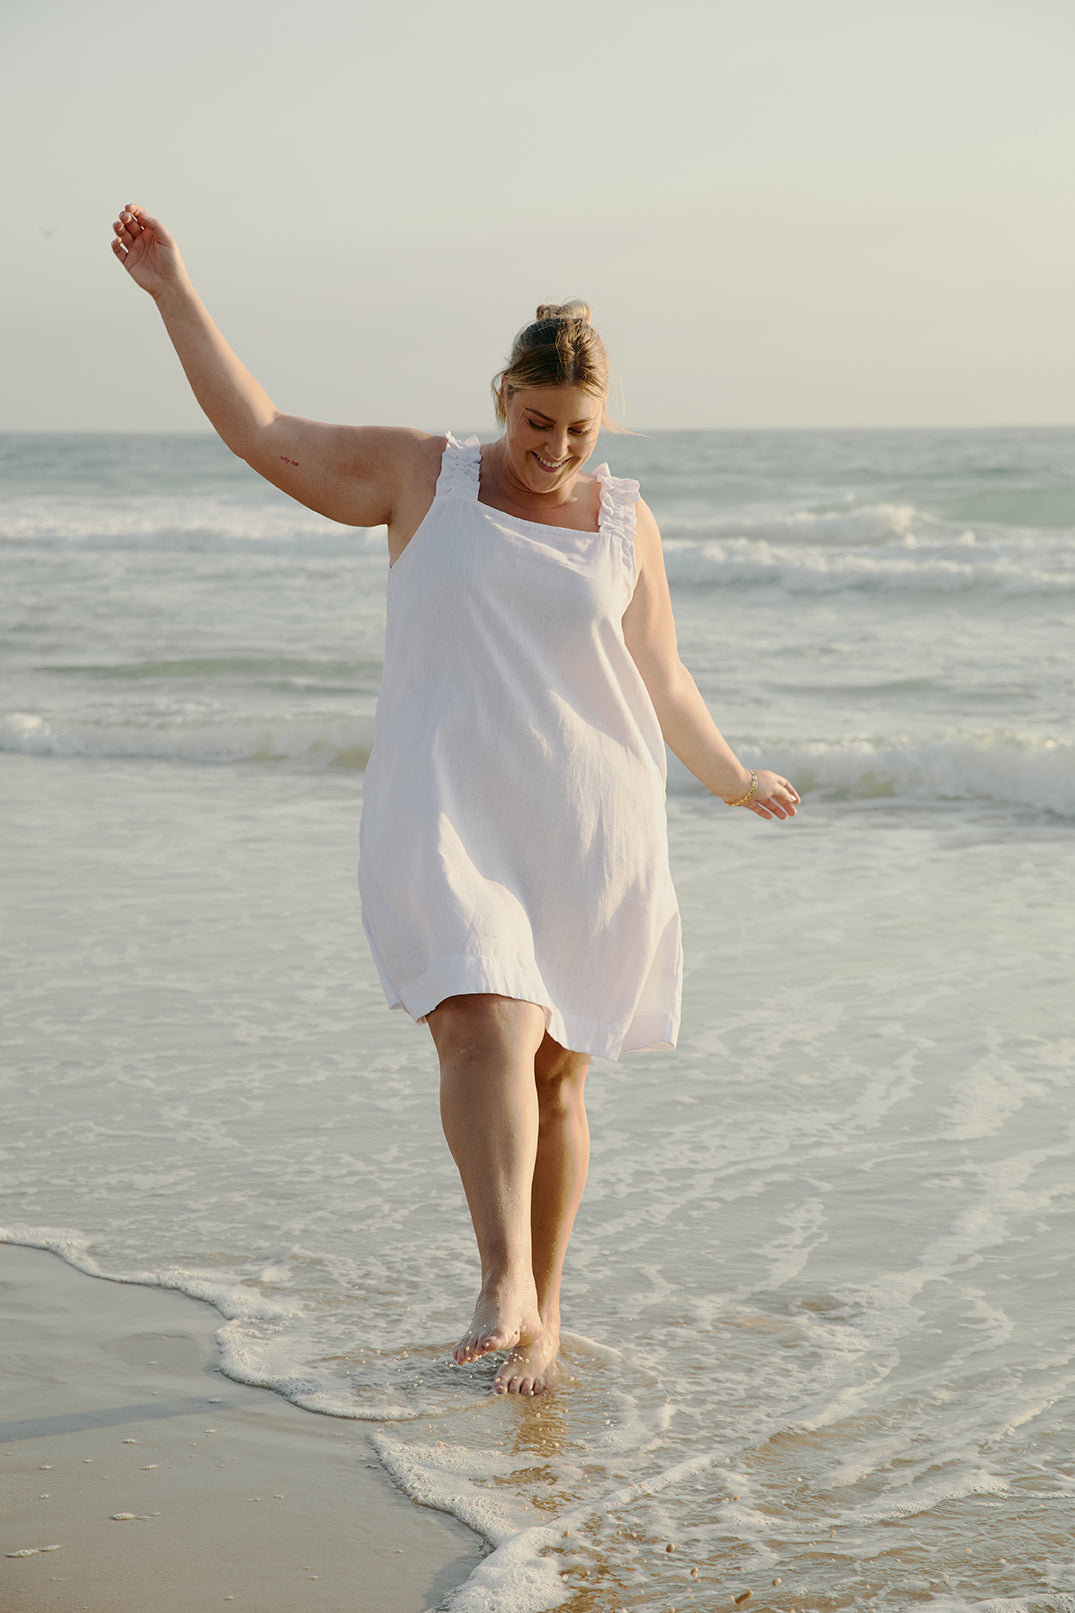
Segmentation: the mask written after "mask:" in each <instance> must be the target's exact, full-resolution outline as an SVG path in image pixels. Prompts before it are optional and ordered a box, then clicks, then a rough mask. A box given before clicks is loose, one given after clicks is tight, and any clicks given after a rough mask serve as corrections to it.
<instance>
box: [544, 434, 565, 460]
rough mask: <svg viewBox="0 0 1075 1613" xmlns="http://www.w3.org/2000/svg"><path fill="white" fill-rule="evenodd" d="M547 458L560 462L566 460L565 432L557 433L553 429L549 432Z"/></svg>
mask: <svg viewBox="0 0 1075 1613" xmlns="http://www.w3.org/2000/svg"><path fill="white" fill-rule="evenodd" d="M548 441H549V458H550V459H551V460H552V459H555V460H560V459H566V458H567V432H566V431H558V430H557V429H556V428H555V427H552V428H550V431H549V437H548Z"/></svg>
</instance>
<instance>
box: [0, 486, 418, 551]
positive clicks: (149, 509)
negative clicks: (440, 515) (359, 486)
mask: <svg viewBox="0 0 1075 1613" xmlns="http://www.w3.org/2000/svg"><path fill="white" fill-rule="evenodd" d="M0 540H2V541H6V542H8V543H11V544H31V545H33V546H34V548H36V549H56V550H72V549H74V550H77V549H86V550H116V549H119V550H125V549H127V550H135V551H146V552H155V551H156V552H162V553H167V552H175V551H178V552H181V553H192V554H198V553H212V554H236V553H249V552H250V551H251V550H255V551H257V552H260V553H264V554H292V553H293V554H301V555H318V556H325V557H328V558H331V557H334V556H336V555H354V554H375V555H376V556H377V557H378V558H379V559H381V560H382V562H384V563H385V564H387V559H386V553H385V529H384V527H383V526H382V527H351V526H344V525H342V524H341V523H339V522H337V521H329V520H327V519H326V518H325V517H324V516H321V515H316V514H314V512H313V511H312V510H306V509H304V508H303V507H302V505H300V504H296V503H294V502H293V501H292V500H286V501H279V502H278V501H275V500H273V501H266V502H264V503H262V502H258V501H255V500H252V499H251V498H250V497H249V496H246V497H244V498H243V499H242V500H239V499H232V498H227V497H218V498H207V497H206V496H205V495H204V494H203V495H201V496H196V497H192V498H189V499H179V498H149V499H145V500H138V501H137V502H128V501H125V500H122V499H118V500H117V499H101V500H88V499H85V498H78V499H64V498H62V497H59V498H56V499H55V500H51V501H48V502H47V503H46V502H45V501H44V500H41V499H38V498H21V499H12V500H10V501H9V502H7V503H5V505H4V506H3V511H2V519H0Z"/></svg>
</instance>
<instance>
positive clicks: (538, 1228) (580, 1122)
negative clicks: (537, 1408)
mask: <svg viewBox="0 0 1075 1613" xmlns="http://www.w3.org/2000/svg"><path fill="white" fill-rule="evenodd" d="M589 1067H590V1060H589V1056H588V1055H587V1054H585V1053H571V1052H568V1051H567V1050H566V1049H565V1048H562V1047H561V1046H560V1045H559V1043H558V1042H554V1041H553V1039H552V1037H551V1036H549V1035H546V1036H545V1039H544V1041H543V1042H542V1044H541V1047H540V1048H539V1050H538V1054H537V1058H536V1059H535V1061H534V1074H535V1078H536V1082H537V1097H538V1146H537V1159H536V1161H535V1166H534V1178H533V1187H532V1191H531V1212H530V1226H531V1243H532V1248H533V1272H534V1281H535V1284H536V1287H537V1296H538V1308H539V1310H540V1314H541V1323H542V1328H541V1333H540V1334H539V1335H537V1336H536V1337H535V1338H534V1339H532V1340H527V1339H520V1341H519V1343H518V1344H517V1345H516V1346H515V1347H514V1349H513V1350H512V1352H511V1355H510V1356H509V1357H508V1360H507V1361H506V1362H505V1363H504V1365H503V1366H502V1367H501V1369H500V1371H499V1372H498V1373H497V1376H496V1388H497V1390H498V1391H499V1392H500V1393H501V1394H504V1393H508V1394H525V1395H537V1394H540V1393H541V1392H542V1390H543V1389H546V1388H547V1387H548V1385H549V1384H550V1383H551V1382H552V1381H553V1379H554V1378H555V1376H556V1370H557V1368H556V1359H557V1355H558V1353H559V1348H560V1280H561V1278H562V1276H563V1270H564V1257H565V1255H566V1254H567V1245H568V1240H569V1239H570V1237H571V1229H572V1227H573V1226H574V1224H575V1215H576V1213H577V1211H578V1207H579V1204H580V1203H581V1201H582V1193H583V1189H584V1188H585V1186H586V1172H587V1169H588V1167H589V1163H590V1129H589V1125H588V1123H587V1119H586V1106H585V1103H584V1101H583V1089H584V1086H585V1083H586V1072H587V1070H588V1069H589Z"/></svg>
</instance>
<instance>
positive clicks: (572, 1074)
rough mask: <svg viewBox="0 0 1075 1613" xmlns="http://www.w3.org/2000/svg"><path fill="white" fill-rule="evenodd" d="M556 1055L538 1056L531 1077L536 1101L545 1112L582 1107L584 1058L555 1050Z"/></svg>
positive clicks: (587, 1067)
mask: <svg viewBox="0 0 1075 1613" xmlns="http://www.w3.org/2000/svg"><path fill="white" fill-rule="evenodd" d="M557 1053H558V1055H559V1056H554V1057H552V1058H546V1059H541V1060H538V1061H537V1063H536V1065H535V1070H534V1077H535V1082H536V1085H537V1096H538V1104H539V1106H540V1108H541V1110H542V1112H543V1113H545V1114H550V1115H552V1114H572V1113H577V1112H578V1111H579V1110H581V1109H582V1108H583V1090H584V1088H585V1084H586V1072H587V1070H588V1069H589V1067H590V1061H589V1059H588V1058H582V1057H580V1055H579V1054H578V1053H568V1052H566V1051H565V1050H564V1049H562V1048H560V1049H558V1050H557Z"/></svg>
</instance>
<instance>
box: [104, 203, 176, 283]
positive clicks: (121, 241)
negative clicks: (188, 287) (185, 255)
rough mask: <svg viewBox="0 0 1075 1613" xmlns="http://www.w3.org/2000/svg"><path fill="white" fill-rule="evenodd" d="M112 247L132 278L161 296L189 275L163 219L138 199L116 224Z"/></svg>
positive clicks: (130, 204)
mask: <svg viewBox="0 0 1075 1613" xmlns="http://www.w3.org/2000/svg"><path fill="white" fill-rule="evenodd" d="M112 228H113V230H114V231H115V238H114V240H113V242H112V250H113V252H114V253H115V254H116V257H117V258H118V259H119V261H120V262H121V263H122V265H123V267H124V268H125V269H126V271H127V273H128V274H129V275H130V277H131V279H132V280H133V281H134V282H135V283H136V284H137V285H139V286H141V288H142V290H143V291H147V292H148V293H149V295H150V296H151V297H153V298H157V297H159V296H160V295H161V293H162V292H163V291H166V290H167V289H168V287H169V286H174V285H176V284H177V283H178V282H179V281H181V280H183V279H185V277H186V270H185V269H184V267H183V259H182V258H181V257H180V256H179V248H178V247H177V246H176V244H175V241H174V240H173V239H172V237H171V236H170V235H169V234H168V231H167V230H166V229H165V228H164V225H163V224H162V223H161V222H160V220H159V219H156V218H153V217H152V216H151V215H150V214H149V213H147V212H146V210H145V208H144V207H140V206H139V205H138V204H137V202H129V203H128V204H127V206H126V207H125V208H124V209H123V211H122V213H120V215H119V218H118V219H117V220H116V222H115V223H114V224H113V226H112Z"/></svg>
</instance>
